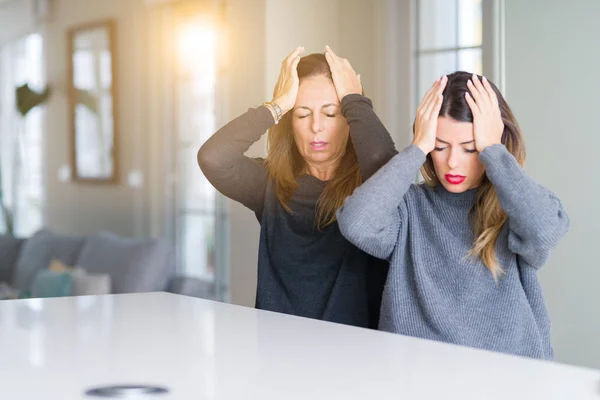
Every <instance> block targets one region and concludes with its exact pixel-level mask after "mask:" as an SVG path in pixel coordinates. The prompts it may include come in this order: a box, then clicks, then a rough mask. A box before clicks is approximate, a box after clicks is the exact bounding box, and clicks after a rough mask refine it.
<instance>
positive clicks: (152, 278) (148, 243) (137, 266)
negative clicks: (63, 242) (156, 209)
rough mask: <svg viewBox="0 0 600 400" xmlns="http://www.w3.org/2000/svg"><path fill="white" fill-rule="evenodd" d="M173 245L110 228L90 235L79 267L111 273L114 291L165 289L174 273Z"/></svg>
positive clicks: (132, 291)
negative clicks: (124, 235) (132, 236)
mask: <svg viewBox="0 0 600 400" xmlns="http://www.w3.org/2000/svg"><path fill="white" fill-rule="evenodd" d="M174 256H175V254H174V252H173V251H172V249H171V246H169V245H168V244H166V243H165V242H164V241H162V240H159V239H147V240H139V239H131V238H123V237H120V236H117V235H115V234H112V233H109V232H100V233H97V234H95V235H92V236H89V237H88V239H87V240H86V242H85V245H84V246H83V248H82V249H81V254H80V256H79V259H78V260H77V261H76V263H75V264H76V265H77V266H78V267H81V268H83V269H84V270H86V271H87V272H88V273H90V274H108V275H110V277H111V283H112V292H113V293H134V292H151V291H159V290H165V289H166V287H167V285H168V282H169V279H170V278H171V276H172V275H173V274H174V269H175V259H174Z"/></svg>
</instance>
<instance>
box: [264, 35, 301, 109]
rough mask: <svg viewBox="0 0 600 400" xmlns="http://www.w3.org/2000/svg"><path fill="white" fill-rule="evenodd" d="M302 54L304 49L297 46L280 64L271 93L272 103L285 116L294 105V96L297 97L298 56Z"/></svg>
mask: <svg viewBox="0 0 600 400" xmlns="http://www.w3.org/2000/svg"><path fill="white" fill-rule="evenodd" d="M303 52H304V47H302V46H298V47H296V49H295V50H294V51H293V52H292V53H290V54H289V55H288V56H287V57H286V58H285V59H284V60H283V62H282V63H281V70H280V72H279V78H278V79H277V84H275V90H274V91H273V100H272V102H273V103H275V104H277V105H278V106H279V108H281V112H282V113H283V114H285V113H286V112H288V111H290V110H291V109H292V108H294V104H296V96H298V86H299V83H300V82H299V79H298V70H297V68H298V63H299V62H300V55H301V54H302V53H303Z"/></svg>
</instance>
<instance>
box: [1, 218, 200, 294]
mask: <svg viewBox="0 0 600 400" xmlns="http://www.w3.org/2000/svg"><path fill="white" fill-rule="evenodd" d="M54 259H57V260H60V261H61V262H62V263H64V264H66V265H68V266H74V267H75V266H76V267H78V268H81V269H82V270H84V271H85V272H86V273H89V274H95V275H96V276H104V277H106V276H107V275H108V276H109V277H110V278H109V279H110V287H111V292H112V293H135V292H151V291H172V292H176V293H181V294H186V295H191V296H196V297H204V296H206V293H205V292H203V290H204V288H203V287H202V285H201V284H200V282H198V281H197V280H196V279H193V278H186V277H181V276H176V266H175V253H174V251H173V249H172V247H171V246H169V245H168V244H167V243H165V242H164V241H162V240H160V239H143V240H140V239H131V238H124V237H120V236H117V235H115V234H112V233H109V232H99V233H97V234H93V235H89V236H86V237H78V236H69V235H62V234H57V233H55V232H52V231H50V230H48V229H42V230H39V231H38V232H36V233H35V234H34V235H32V236H31V237H30V238H27V239H22V238H14V237H11V236H6V235H0V282H5V283H7V284H8V285H10V286H11V287H12V288H14V289H15V290H18V291H20V292H22V293H23V292H26V291H29V290H30V289H31V286H32V284H33V281H34V278H35V277H36V274H37V273H38V272H39V271H41V270H44V269H47V268H48V266H49V265H50V263H51V262H52V260H54Z"/></svg>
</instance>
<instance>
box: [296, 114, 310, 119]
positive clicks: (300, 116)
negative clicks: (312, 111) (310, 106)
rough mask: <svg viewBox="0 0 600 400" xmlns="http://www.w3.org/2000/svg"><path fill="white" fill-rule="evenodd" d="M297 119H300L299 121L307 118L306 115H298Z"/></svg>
mask: <svg viewBox="0 0 600 400" xmlns="http://www.w3.org/2000/svg"><path fill="white" fill-rule="evenodd" d="M297 117H298V118H300V119H302V118H306V117H308V115H298V116H297Z"/></svg>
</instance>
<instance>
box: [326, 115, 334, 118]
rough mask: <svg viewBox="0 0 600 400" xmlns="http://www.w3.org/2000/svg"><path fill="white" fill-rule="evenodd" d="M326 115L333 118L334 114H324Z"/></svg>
mask: <svg viewBox="0 0 600 400" xmlns="http://www.w3.org/2000/svg"><path fill="white" fill-rule="evenodd" d="M325 115H327V116H328V117H329V118H335V114H325Z"/></svg>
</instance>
